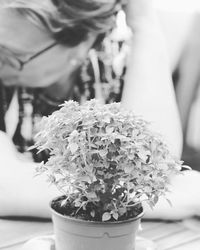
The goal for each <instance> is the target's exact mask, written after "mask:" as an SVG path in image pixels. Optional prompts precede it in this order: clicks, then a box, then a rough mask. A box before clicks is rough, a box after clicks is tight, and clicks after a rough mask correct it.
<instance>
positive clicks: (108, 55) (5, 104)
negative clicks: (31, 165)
mask: <svg viewBox="0 0 200 250" xmlns="http://www.w3.org/2000/svg"><path fill="white" fill-rule="evenodd" d="M127 53H128V45H127V44H126V42H124V41H123V42H122V41H116V40H115V41H114V40H113V39H112V38H111V37H106V38H105V39H104V41H103V42H102V44H101V46H99V47H98V48H96V49H91V50H90V52H89V54H88V58H87V59H86V60H85V62H84V64H83V65H82V66H81V68H80V69H79V71H78V77H77V81H76V84H74V86H73V91H72V94H71V95H70V97H66V99H65V100H69V99H73V100H76V101H79V102H80V103H83V102H84V101H86V100H89V99H91V98H97V99H99V100H101V101H102V102H104V103H109V102H113V101H116V102H118V101H120V100H121V93H122V88H123V83H124V80H123V78H124V74H125V70H126V65H125V64H126V60H125V58H126V55H127ZM14 93H17V100H18V106H19V109H18V111H19V112H18V122H17V126H16V130H15V132H14V134H13V138H12V139H13V142H14V144H15V145H16V147H17V149H18V150H19V152H22V153H24V152H27V149H28V148H29V147H30V146H31V145H33V143H34V139H33V138H34V134H35V133H36V130H35V127H36V126H35V125H36V124H37V122H38V121H39V120H40V119H41V117H42V116H47V115H49V114H51V113H52V112H53V111H55V110H57V109H58V108H59V106H58V105H59V104H61V103H63V101H64V100H63V99H62V100H59V101H56V102H55V101H54V100H52V99H49V98H48V97H46V96H45V95H44V94H43V92H42V91H41V89H37V88H22V87H5V86H4V85H3V83H2V82H0V130H3V131H6V130H7V129H6V125H5V115H6V112H7V110H8V108H9V105H10V103H11V101H12V98H13V95H14ZM32 157H33V159H34V160H35V161H41V160H44V161H45V160H46V159H47V155H46V154H44V153H40V154H36V152H34V151H32Z"/></svg>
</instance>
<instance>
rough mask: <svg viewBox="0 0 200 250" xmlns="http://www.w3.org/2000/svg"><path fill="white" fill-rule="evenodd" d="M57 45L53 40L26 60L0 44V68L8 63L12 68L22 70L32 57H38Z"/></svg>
mask: <svg viewBox="0 0 200 250" xmlns="http://www.w3.org/2000/svg"><path fill="white" fill-rule="evenodd" d="M56 45H57V42H54V43H52V44H50V45H49V46H48V47H46V48H44V49H42V50H40V51H38V52H37V53H36V54H34V55H32V56H31V57H30V58H28V59H27V60H24V61H23V60H21V59H19V58H18V57H17V56H16V55H15V54H14V52H12V51H10V50H9V49H7V48H6V47H4V46H1V45H0V69H2V68H3V67H4V66H5V65H10V66H11V67H12V68H15V69H16V70H19V71H21V70H23V68H24V66H25V65H26V64H27V63H29V62H31V61H32V60H33V59H35V58H37V57H39V56H40V55H42V54H43V53H45V52H46V51H48V50H50V49H51V48H53V47H55V46H56Z"/></svg>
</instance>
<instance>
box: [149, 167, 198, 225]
mask: <svg viewBox="0 0 200 250" xmlns="http://www.w3.org/2000/svg"><path fill="white" fill-rule="evenodd" d="M171 184H172V185H171V187H170V190H171V192H170V193H169V194H167V198H168V199H169V200H170V202H171V203H172V206H170V205H169V204H168V202H167V201H166V200H165V199H164V198H161V199H160V200H159V201H158V203H157V204H156V206H155V208H154V209H153V210H151V209H149V208H148V206H147V208H146V213H145V217H146V218H156V219H166V220H179V219H184V218H187V217H192V216H200V199H199V197H200V172H197V171H194V170H192V171H184V172H183V174H182V175H180V176H176V177H174V179H172V183H171Z"/></svg>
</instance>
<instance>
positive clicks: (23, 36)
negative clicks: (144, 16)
mask: <svg viewBox="0 0 200 250" xmlns="http://www.w3.org/2000/svg"><path fill="white" fill-rule="evenodd" d="M94 40H95V36H90V37H89V38H88V40H87V41H84V42H82V43H81V44H79V45H78V46H76V47H73V48H67V47H66V46H63V45H60V44H56V45H55V46H53V47H51V48H49V49H48V50H46V51H45V52H43V53H42V54H40V55H39V56H37V57H36V58H34V59H33V60H31V61H30V62H28V63H27V64H25V65H24V67H23V70H22V71H20V70H19V69H17V68H15V67H13V66H12V65H11V64H10V63H6V64H4V65H3V66H1V64H2V63H1V60H3V59H2V58H1V55H5V51H7V52H8V53H7V52H6V53H7V54H9V56H11V57H12V56H14V57H15V58H17V59H20V60H21V61H26V60H29V59H30V57H32V56H34V55H35V54H37V53H38V52H40V51H42V50H44V49H46V48H47V47H48V46H50V45H51V44H53V43H55V40H54V39H53V38H52V36H51V34H50V33H49V32H48V31H47V30H46V29H45V28H44V27H38V26H37V25H35V24H34V23H32V22H31V21H30V20H28V19H27V18H25V17H24V16H22V15H20V14H19V13H18V12H16V11H15V10H11V9H0V78H1V79H2V81H3V83H4V84H5V85H7V86H11V85H20V86H27V87H46V86H49V85H51V84H53V83H55V82H57V81H59V80H60V79H62V78H63V77H65V79H67V77H68V76H70V75H71V74H72V73H73V72H74V71H75V70H76V69H77V68H78V67H79V66H80V65H81V63H82V62H83V60H84V59H85V57H86V55H87V53H88V50H89V48H90V47H91V45H92V44H93V42H94ZM9 56H8V57H9ZM4 59H5V56H4ZM12 60H16V59H13V58H12ZM12 60H10V61H11V62H12ZM8 61H9V58H8Z"/></svg>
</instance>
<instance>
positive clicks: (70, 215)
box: [34, 100, 182, 250]
mask: <svg viewBox="0 0 200 250" xmlns="http://www.w3.org/2000/svg"><path fill="white" fill-rule="evenodd" d="M61 106H62V107H61V108H60V110H58V111H56V112H54V113H53V114H52V115H50V116H49V117H44V118H43V119H42V121H41V122H40V124H39V132H38V134H37V135H36V143H35V145H34V147H36V148H37V149H38V150H40V151H43V150H48V151H49V152H50V157H49V159H48V161H47V162H46V163H45V164H41V166H40V167H39V168H37V172H38V173H46V174H47V176H48V180H49V181H50V182H51V183H53V184H55V185H56V186H57V188H58V189H59V190H60V191H61V194H62V195H61V196H60V197H57V198H55V199H54V200H53V201H52V202H51V209H52V212H53V222H54V231H55V237H56V250H64V249H67V250H78V249H82V250H90V249H91V250H100V249H104V250H112V249H115V250H121V249H123V250H133V249H135V234H136V232H137V228H138V225H139V222H140V219H141V217H142V216H143V208H142V203H143V202H144V201H146V202H147V203H148V204H149V205H150V206H151V207H153V206H154V205H155V204H156V203H157V201H158V198H159V197H160V196H162V195H165V194H166V192H167V191H168V184H169V179H170V177H171V175H175V174H179V173H180V170H181V166H182V162H180V161H177V160H175V159H174V158H173V157H172V156H171V155H170V153H169V150H168V149H167V147H166V145H165V144H164V143H163V141H162V140H161V139H160V137H159V136H158V135H157V134H155V133H153V132H152V131H151V130H150V129H149V124H148V123H147V122H146V121H144V120H143V119H141V118H140V117H137V116H135V115H134V114H133V113H132V112H130V111H128V110H124V109H123V108H122V107H121V105H120V103H113V104H104V105H102V104H100V103H99V102H98V101H96V100H91V101H87V102H86V103H85V104H83V105H79V104H78V103H77V102H74V101H68V102H65V103H64V104H63V105H61Z"/></svg>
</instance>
